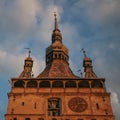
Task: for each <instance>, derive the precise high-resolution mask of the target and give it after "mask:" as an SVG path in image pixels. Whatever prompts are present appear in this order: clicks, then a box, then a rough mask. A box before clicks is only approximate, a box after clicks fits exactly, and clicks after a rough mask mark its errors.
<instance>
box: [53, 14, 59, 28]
mask: <svg viewBox="0 0 120 120" xmlns="http://www.w3.org/2000/svg"><path fill="white" fill-rule="evenodd" d="M54 16H55V30H56V29H58V22H57V15H56V12H54Z"/></svg>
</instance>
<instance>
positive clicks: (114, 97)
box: [111, 91, 120, 120]
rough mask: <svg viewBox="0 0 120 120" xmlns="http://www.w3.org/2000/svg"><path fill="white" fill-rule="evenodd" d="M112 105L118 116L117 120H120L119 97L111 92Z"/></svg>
mask: <svg viewBox="0 0 120 120" xmlns="http://www.w3.org/2000/svg"><path fill="white" fill-rule="evenodd" d="M111 93H112V94H111V103H112V107H113V112H114V114H115V116H116V120H119V118H120V102H119V99H118V95H117V93H115V92H112V91H111Z"/></svg>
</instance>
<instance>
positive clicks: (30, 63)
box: [19, 50, 33, 78]
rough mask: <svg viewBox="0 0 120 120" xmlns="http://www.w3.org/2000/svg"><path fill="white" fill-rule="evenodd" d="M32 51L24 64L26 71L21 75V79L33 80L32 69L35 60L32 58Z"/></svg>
mask: <svg viewBox="0 0 120 120" xmlns="http://www.w3.org/2000/svg"><path fill="white" fill-rule="evenodd" d="M30 54H31V51H30V50H29V51H28V57H27V58H26V59H25V62H24V70H23V72H22V73H21V74H20V76H19V78H31V77H32V67H33V60H32V58H31V56H30Z"/></svg>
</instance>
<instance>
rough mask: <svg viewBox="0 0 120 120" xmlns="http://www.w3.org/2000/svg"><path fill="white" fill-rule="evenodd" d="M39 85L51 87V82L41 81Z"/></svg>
mask: <svg viewBox="0 0 120 120" xmlns="http://www.w3.org/2000/svg"><path fill="white" fill-rule="evenodd" d="M39 87H44V88H49V87H50V82H49V81H42V82H40V84H39Z"/></svg>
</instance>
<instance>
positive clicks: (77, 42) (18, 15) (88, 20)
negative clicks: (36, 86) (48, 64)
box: [0, 0, 120, 120]
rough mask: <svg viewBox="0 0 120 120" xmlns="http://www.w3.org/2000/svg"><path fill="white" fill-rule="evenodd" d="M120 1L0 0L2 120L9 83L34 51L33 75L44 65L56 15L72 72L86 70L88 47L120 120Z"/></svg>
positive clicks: (0, 104)
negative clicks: (85, 54)
mask: <svg viewBox="0 0 120 120" xmlns="http://www.w3.org/2000/svg"><path fill="white" fill-rule="evenodd" d="M119 11H120V0H0V81H1V84H0V116H1V118H0V119H1V120H4V117H3V116H4V114H5V113H6V108H7V100H8V97H7V93H8V92H9V91H10V84H9V82H8V80H10V79H11V78H12V77H18V76H19V74H20V73H21V72H22V70H23V64H24V59H25V58H26V56H27V50H26V49H25V48H28V47H29V48H30V49H31V51H32V58H33V60H34V68H33V72H34V74H35V75H36V76H37V75H38V74H39V73H40V72H41V71H42V70H43V69H44V65H45V49H46V47H48V46H49V45H50V44H51V34H52V30H53V27H54V16H53V13H54V12H56V13H57V16H58V20H59V28H60V30H61V33H62V36H63V43H64V44H65V45H66V46H67V47H68V49H69V57H70V60H69V63H70V67H71V69H72V71H73V72H74V73H75V74H77V75H79V73H78V72H77V71H78V70H79V69H83V68H82V60H83V54H82V52H81V51H80V50H81V49H82V48H84V49H85V50H86V52H87V55H88V57H90V58H91V59H92V60H93V67H94V71H95V73H96V74H97V76H99V77H105V78H106V88H107V91H108V92H111V103H112V107H113V112H114V114H115V115H116V120H119V118H120V114H119V111H120V86H119V85H120V80H119V79H120V14H119Z"/></svg>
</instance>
